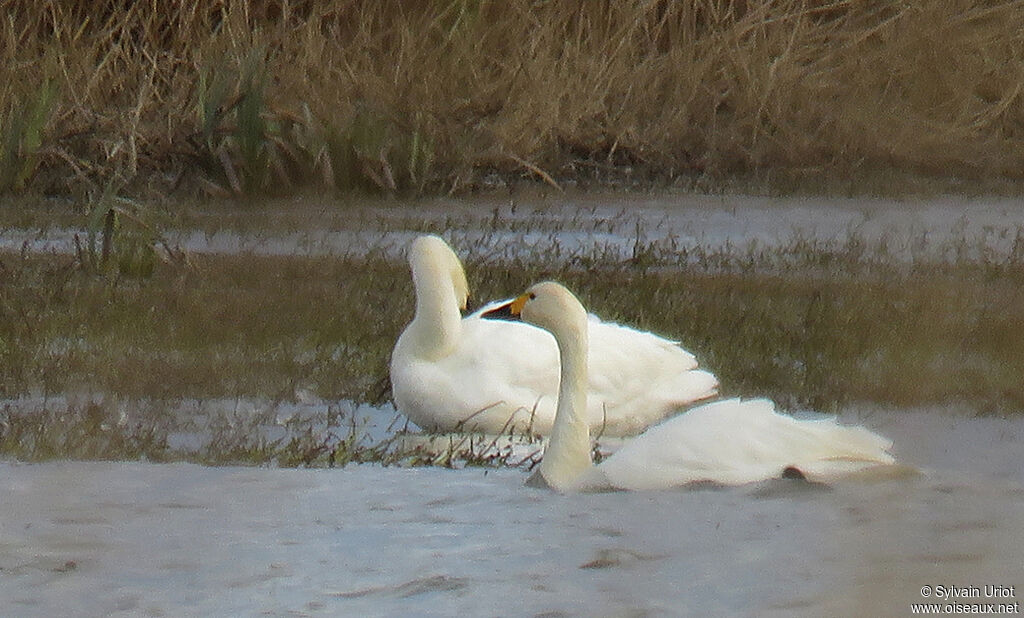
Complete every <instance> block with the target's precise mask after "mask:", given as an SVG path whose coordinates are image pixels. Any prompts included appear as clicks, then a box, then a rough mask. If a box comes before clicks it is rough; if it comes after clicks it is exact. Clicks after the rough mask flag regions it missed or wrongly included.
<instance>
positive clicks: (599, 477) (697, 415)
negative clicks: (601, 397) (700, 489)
mask: <svg viewBox="0 0 1024 618" xmlns="http://www.w3.org/2000/svg"><path fill="white" fill-rule="evenodd" d="M487 315H488V317H496V318H506V319H521V320H524V321H527V322H529V323H532V324H535V325H537V326H539V327H541V328H543V329H546V330H548V331H549V332H550V333H551V334H552V335H554V338H555V341H556V342H557V343H558V350H559V353H560V372H561V383H560V384H559V389H558V404H557V406H558V408H557V410H558V411H557V413H556V415H555V423H554V427H553V429H552V432H551V438H550V440H549V442H548V445H547V448H546V449H545V452H544V457H543V459H542V460H541V463H540V465H539V466H538V468H537V470H536V471H535V472H534V474H533V476H532V477H531V478H530V480H529V481H528V482H527V483H528V484H530V485H534V486H541V487H549V488H551V489H554V490H556V491H562V492H567V491H577V490H603V489H624V490H647V489H664V488H669V487H676V486H681V485H687V484H689V483H695V482H700V481H705V482H712V483H717V484H722V485H742V484H746V483H752V482H757V481H762V480H767V479H770V478H777V477H780V476H790V475H794V474H795V475H796V476H798V477H803V478H806V479H808V480H812V481H828V480H832V479H834V478H837V477H839V476H844V475H847V474H852V473H856V472H862V471H864V470H866V469H868V468H872V467H874V466H878V465H887V464H894V463H895V459H894V458H893V457H892V455H890V454H889V453H888V452H887V451H888V450H889V449H890V448H891V447H892V443H891V442H890V441H889V440H887V439H885V438H883V437H881V436H878V435H876V434H874V433H872V432H871V431H869V430H867V429H865V428H863V427H850V426H844V425H840V424H838V423H837V422H836V421H835V419H831V418H828V419H822V420H797V419H794V418H792V417H789V416H784V415H781V414H778V413H777V412H776V411H775V406H774V404H773V403H772V402H771V401H768V400H766V399H752V400H739V399H726V400H722V401H715V402H712V403H707V404H704V405H701V406H699V407H696V408H694V409H692V410H689V411H687V412H684V413H683V414H680V415H678V416H674V417H672V418H670V419H668V420H666V421H664V422H662V423H660V424H658V425H655V426H653V427H651V428H649V429H648V430H647V431H646V432H644V433H642V434H640V435H639V436H637V437H636V438H633V439H632V440H629V441H627V442H626V443H625V444H623V446H622V447H621V448H619V450H617V451H616V452H615V453H613V454H612V455H611V456H610V457H609V458H607V459H605V460H604V461H603V462H601V463H600V464H599V465H597V466H594V465H593V463H592V461H591V458H590V453H591V443H590V432H589V429H588V424H587V422H586V417H585V414H584V410H586V409H587V389H586V384H587V371H588V363H587V337H588V335H589V332H588V329H587V327H586V326H587V314H586V311H585V310H584V308H583V306H582V305H581V304H580V302H579V300H577V299H576V297H575V296H574V295H573V294H572V292H570V291H569V290H567V289H566V288H565V287H563V286H562V285H560V284H558V283H555V282H551V281H548V282H544V283H538V284H536V285H534V286H533V287H531V288H530V289H529V290H527V292H526V293H525V294H523V295H522V296H519V297H518V298H516V299H515V300H513V301H511V302H510V303H507V304H505V305H502V306H500V307H496V308H492V309H491V310H490V311H489V312H488V314H487Z"/></svg>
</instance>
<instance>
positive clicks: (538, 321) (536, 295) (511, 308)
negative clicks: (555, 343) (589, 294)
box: [482, 281, 587, 339]
mask: <svg viewBox="0 0 1024 618" xmlns="http://www.w3.org/2000/svg"><path fill="white" fill-rule="evenodd" d="M482 317H484V318H492V319H504V320H522V321H523V322H528V323H530V324H533V325H534V326H538V327H540V328H543V329H544V330H546V331H549V332H551V333H552V334H554V335H555V339H558V338H559V335H560V334H569V333H568V331H575V332H579V331H581V330H582V331H585V330H586V328H587V311H586V309H584V308H583V305H582V304H581V303H580V301H579V299H578V298H576V296H575V295H574V294H573V293H572V292H570V291H569V290H568V289H567V288H566V287H565V286H564V285H562V284H560V283H556V282H554V281H545V282H543V283H537V284H535V285H532V286H530V288H529V289H527V290H526V292H524V293H523V294H521V295H520V296H518V297H516V298H515V299H514V300H512V302H510V303H506V304H504V305H502V306H500V307H497V308H495V309H493V310H491V311H488V312H487V313H485V314H483V316H482Z"/></svg>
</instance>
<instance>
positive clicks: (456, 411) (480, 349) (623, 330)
mask: <svg viewBox="0 0 1024 618" xmlns="http://www.w3.org/2000/svg"><path fill="white" fill-rule="evenodd" d="M408 258H409V265H410V267H411V268H412V280H413V287H414V288H415V291H416V313H415V316H414V317H413V320H412V322H410V323H409V325H408V326H407V327H406V328H405V330H404V331H403V332H402V334H401V335H400V336H399V337H398V341H397V342H396V343H395V347H394V350H393V351H392V355H391V368H390V369H391V384H392V394H393V397H394V401H395V407H396V408H397V409H398V411H399V412H401V413H402V414H404V415H405V416H406V417H408V418H409V419H410V420H412V421H413V422H414V423H416V425H418V426H419V427H420V428H422V429H425V430H428V431H460V430H461V431H474V432H484V433H491V434H499V433H513V432H522V431H526V432H529V433H533V434H539V435H547V434H549V433H550V432H551V428H552V426H553V424H554V419H555V395H556V391H557V390H558V348H557V346H556V345H555V340H554V338H553V337H552V336H551V335H550V334H548V333H547V332H545V331H544V330H541V329H539V328H536V327H534V326H531V325H529V324H525V323H523V322H508V321H503V320H489V319H484V318H483V317H482V314H484V313H485V312H486V311H488V310H489V309H491V308H494V307H496V306H499V305H502V304H504V303H507V302H508V301H507V300H506V301H500V302H497V303H491V304H489V305H487V306H485V307H483V308H482V309H481V310H479V311H477V312H475V313H473V314H471V315H469V316H467V317H465V318H463V317H462V314H461V312H460V309H465V307H466V303H467V300H468V297H469V285H468V283H467V280H466V274H465V271H464V270H463V268H462V262H460V261H459V258H458V256H457V255H456V254H455V252H454V251H452V249H451V247H449V246H448V244H447V243H445V241H444V240H442V239H441V238H439V237H437V236H431V235H427V236H419V237H417V238H416V239H415V240H414V241H413V242H412V244H411V246H410V248H409V255H408ZM585 324H586V330H587V332H588V334H589V337H590V344H591V345H590V367H589V369H590V371H589V375H590V380H589V383H588V385H587V388H588V392H589V406H588V407H585V408H584V409H583V412H582V415H583V418H585V419H586V422H587V423H588V425H589V427H590V428H591V429H592V430H593V431H595V432H599V433H601V435H604V436H622V435H633V434H636V433H638V432H640V431H642V430H643V429H644V428H645V427H647V426H648V425H650V424H651V423H653V422H656V421H658V420H660V419H662V418H663V417H665V416H666V415H668V414H670V413H673V412H676V411H678V410H679V408H680V407H682V406H685V405H686V404H688V403H691V402H693V401H696V400H699V399H705V398H707V397H711V396H712V395H714V394H716V393H717V387H718V380H717V379H715V377H714V376H713V375H711V374H710V373H708V372H706V371H701V370H697V369H696V367H697V361H696V359H695V358H694V357H693V355H692V354H690V353H689V352H687V351H686V350H684V349H682V348H681V347H679V345H678V344H676V343H675V342H672V341H668V340H666V339H662V338H661V337H658V336H657V335H654V334H651V333H647V332H642V331H638V330H635V329H632V328H629V327H626V326H620V325H618V324H613V323H610V322H604V321H602V320H600V319H599V318H597V317H595V316H589V317H586V316H585Z"/></svg>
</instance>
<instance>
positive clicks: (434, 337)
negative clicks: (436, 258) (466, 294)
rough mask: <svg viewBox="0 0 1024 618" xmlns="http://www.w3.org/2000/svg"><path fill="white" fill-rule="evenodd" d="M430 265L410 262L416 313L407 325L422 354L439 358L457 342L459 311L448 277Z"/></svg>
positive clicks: (460, 319)
mask: <svg viewBox="0 0 1024 618" xmlns="http://www.w3.org/2000/svg"><path fill="white" fill-rule="evenodd" d="M433 266H434V265H432V264H429V263H420V264H413V269H412V271H413V272H412V279H413V285H414V287H415V288H416V315H415V317H413V320H412V323H411V324H410V325H409V328H410V330H411V331H412V332H413V333H414V335H415V338H416V341H417V344H418V345H417V347H418V348H419V350H420V352H421V353H422V354H423V355H424V356H427V357H430V358H440V357H443V356H446V355H447V354H449V353H451V351H452V350H453V348H454V347H455V345H456V343H457V342H458V337H459V332H460V328H461V324H462V314H461V313H460V312H459V302H458V299H457V298H456V296H455V287H454V285H452V282H451V280H450V279H449V278H448V277H446V276H445V275H444V273H443V271H442V270H441V269H439V268H436V267H433Z"/></svg>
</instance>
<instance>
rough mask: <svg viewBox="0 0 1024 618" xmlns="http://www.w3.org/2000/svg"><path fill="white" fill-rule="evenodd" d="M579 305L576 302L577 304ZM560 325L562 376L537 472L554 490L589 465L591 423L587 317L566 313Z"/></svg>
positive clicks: (556, 332)
mask: <svg viewBox="0 0 1024 618" xmlns="http://www.w3.org/2000/svg"><path fill="white" fill-rule="evenodd" d="M577 305H578V303H577ZM565 317H566V321H565V322H564V323H563V324H561V325H560V326H561V328H558V329H557V330H553V331H552V334H553V335H554V336H555V341H556V342H557V343H558V354H559V363H560V365H561V372H560V375H561V378H560V380H559V384H558V407H557V409H556V411H555V423H554V426H553V427H552V430H551V439H550V441H549V442H548V446H547V448H546V449H545V451H544V459H543V460H542V461H541V464H540V472H541V474H542V475H543V477H544V480H546V481H547V483H548V484H549V485H550V486H551V487H552V488H554V489H557V490H566V489H570V488H571V487H572V485H573V482H574V481H575V480H577V479H578V478H579V477H580V475H582V474H583V473H584V472H585V471H586V470H587V469H588V468H590V466H591V460H590V425H589V423H588V422H587V418H586V412H587V352H588V350H589V347H590V346H589V342H588V341H587V316H586V312H585V311H584V310H583V308H582V306H580V307H579V312H578V314H577V312H575V311H571V312H567V314H566V316H565Z"/></svg>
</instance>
